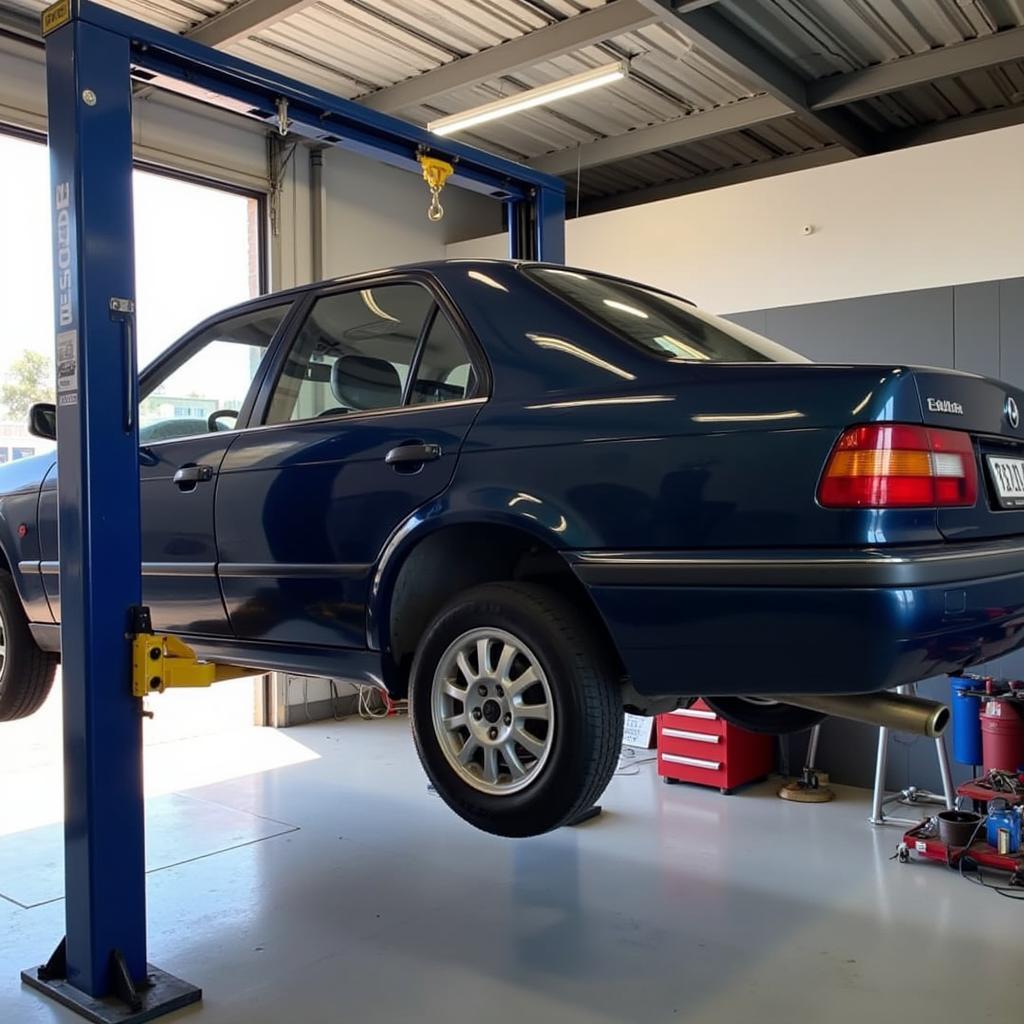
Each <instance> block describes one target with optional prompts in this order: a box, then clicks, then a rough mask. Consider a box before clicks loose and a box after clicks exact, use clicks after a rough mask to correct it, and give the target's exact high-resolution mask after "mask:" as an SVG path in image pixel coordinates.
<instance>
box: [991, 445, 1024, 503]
mask: <svg viewBox="0 0 1024 1024" xmlns="http://www.w3.org/2000/svg"><path fill="white" fill-rule="evenodd" d="M986 458H987V459H988V468H989V473H990V475H991V477H992V483H993V484H995V488H996V498H997V500H998V501H999V504H1000V506H1001V507H1002V508H1024V459H1003V458H1000V457H999V456H997V455H988V456H986Z"/></svg>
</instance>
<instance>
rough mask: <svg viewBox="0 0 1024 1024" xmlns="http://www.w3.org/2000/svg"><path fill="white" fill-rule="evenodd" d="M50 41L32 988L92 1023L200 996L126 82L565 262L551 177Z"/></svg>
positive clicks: (233, 70) (80, 23)
mask: <svg viewBox="0 0 1024 1024" xmlns="http://www.w3.org/2000/svg"><path fill="white" fill-rule="evenodd" d="M42 24H43V34H44V36H45V37H46V66H47V102H48V108H49V146H50V169H51V202H52V205H53V231H54V239H53V252H54V304H55V331H56V355H57V431H58V454H59V460H60V476H59V480H58V507H59V512H58V521H59V531H60V587H61V607H62V619H63V622H62V627H61V631H62V635H61V645H62V666H63V678H64V788H65V796H64V801H65V894H66V903H65V909H66V934H65V938H64V939H63V940H62V941H61V943H60V944H59V946H58V947H57V949H56V951H55V952H54V954H53V956H52V957H51V958H50V960H49V961H48V962H47V964H45V965H43V966H42V967H38V968H33V969H31V970H27V971H25V972H23V973H22V979H23V980H24V981H25V982H26V983H27V984H29V985H31V986H33V987H34V988H37V989H39V990H40V991H43V992H45V993H46V994H48V995H50V996H53V997H54V998H55V999H57V1000H59V1001H60V1002H62V1003H64V1004H65V1005H67V1006H69V1007H71V1008H72V1009H74V1010H76V1011H77V1012H79V1013H81V1014H82V1015H83V1016H85V1017H87V1018H88V1019H90V1020H94V1021H120V1022H123V1024H128V1022H137V1021H144V1020H150V1019H152V1018H154V1017H157V1016H160V1015H161V1014H165V1013H169V1012H171V1011H172V1010H176V1009H178V1008H180V1007H182V1006H184V1005H187V1004H188V1003H191V1002H196V1001H197V1000H199V999H200V998H201V992H200V990H199V989H198V988H196V987H195V986H193V985H190V984H188V983H187V982H184V981H181V980H180V979H177V978H174V977H172V976H171V975H167V974H165V973H164V972H162V971H160V970H158V969H157V968H155V967H153V966H152V965H149V964H148V963H147V956H146V888H145V836H144V805H143V779H142V707H141V701H140V700H138V699H137V698H135V697H133V696H132V678H131V637H132V633H133V629H134V628H135V622H136V619H135V611H136V609H138V608H139V606H140V605H141V600H142V598H141V582H140V579H141V577H140V506H139V457H138V456H139V450H138V424H137V422H136V407H137V397H138V396H137V387H136V350H135V337H134V335H135V330H134V325H135V320H134V312H135V304H134V294H135V267H134V254H133V230H132V198H131V197H132V120H131V116H132V115H131V95H132V82H133V81H142V82H149V83H151V84H154V85H157V86H162V87H167V88H174V87H175V85H176V83H185V84H186V86H188V87H189V89H190V90H194V88H195V87H197V86H198V87H200V88H202V89H204V90H206V91H208V92H210V93H213V94H216V95H217V96H220V97H223V98H224V102H225V105H226V106H230V108H231V109H233V110H238V109H239V104H242V105H243V107H244V109H245V110H246V111H247V114H248V116H250V117H252V118H255V119H257V120H260V121H263V122H265V123H267V124H268V125H272V126H275V127H280V128H282V129H286V130H287V131H288V132H289V133H290V134H292V135H298V136H303V137H306V138H309V139H313V140H316V141H318V142H320V143H322V144H326V145H337V146H341V147H344V148H346V149H351V150H354V151H356V152H359V153H362V154H363V155H366V156H370V157H373V158H375V159H378V160H381V161H384V162H386V163H389V164H392V165H394V166H398V167H403V168H405V169H407V170H411V171H415V172H416V173H417V174H418V173H419V171H420V168H419V164H418V163H417V158H418V157H419V156H421V155H431V156H437V157H440V158H442V159H445V160H447V161H449V162H450V163H452V164H453V166H454V174H453V175H452V178H451V182H452V184H454V185H457V186H461V187H463V188H468V189H472V190H474V191H477V192H482V193H484V194H486V195H490V196H492V197H494V198H495V199H498V200H500V201H502V202H505V203H506V204H507V207H508V227H509V252H510V255H511V256H512V257H513V258H519V259H536V260H545V261H547V262H554V263H560V262H562V261H563V260H564V244H565V243H564V231H565V223H564V216H565V213H564V211H565V198H564V186H563V184H562V182H561V181H559V180H558V179H557V178H553V177H550V176H549V175H545V174H542V173H540V172H537V171H535V170H533V169H532V168H528V167H524V166H522V165H520V164H516V163H514V162H512V161H508V160H504V159H502V158H500V157H496V156H493V155H491V154H489V153H486V152H483V151H481V150H477V149H474V148H473V147H470V146H465V145H462V144H460V143H457V142H454V141H452V140H449V139H444V140H440V139H438V138H437V137H435V136H433V135H431V134H430V133H429V132H427V131H426V130H425V129H423V128H420V127H418V126H416V125H411V124H408V123H407V122H404V121H401V120H399V119H398V118H394V117H390V116H388V115H386V114H380V113H377V112H376V111H373V110H370V109H368V108H365V107H361V106H360V105H359V104H357V103H353V102H351V101H349V100H344V99H341V98H339V97H336V96H332V95H330V94H329V93H325V92H323V91H321V90H318V89H314V88H312V87H310V86H307V85H304V84H303V83H300V82H297V81H294V80H292V79H289V78H286V77H284V76H281V75H278V74H275V73H274V72H271V71H268V70H266V69H264V68H260V67H258V66H257V65H254V64H250V63H248V62H246V61H242V60H238V59H237V58H234V57H231V56H229V55H227V54H223V53H219V52H218V51H216V50H213V49H211V48H209V47H206V46H202V45H200V44H197V43H193V42H191V41H189V40H187V39H184V38H182V37H180V36H176V35H174V34H173V33H169V32H165V31H163V30H161V29H157V28H154V27H153V26H151V25H147V24H145V23H143V22H139V21H136V20H134V19H131V18H128V17H125V16H124V15H121V14H118V13H117V12H115V11H112V10H110V9H109V8H105V7H102V6H99V5H98V4H95V3H91V2H89V0H60V2H58V3H56V4H53V5H52V6H51V7H49V8H47V9H46V10H45V11H44V12H43V15H42Z"/></svg>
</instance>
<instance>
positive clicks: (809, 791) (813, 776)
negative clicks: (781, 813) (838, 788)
mask: <svg viewBox="0 0 1024 1024" xmlns="http://www.w3.org/2000/svg"><path fill="white" fill-rule="evenodd" d="M820 737H821V723H820V722H819V723H818V724H817V725H816V726H814V728H813V729H811V741H810V743H809V744H808V745H807V763H806V764H805V765H804V770H803V771H802V772H801V774H800V778H799V779H797V780H795V781H794V782H788V783H786V785H785V786H783V787H782V789H780V790H779V796H780V797H782V799H783V800H793V801H795V802H796V803H801V804H823V803H827V802H828V801H829V800H834V799H835V793H834V792H832V790H831V789H829V788H828V786H827V785H825V783H827V782H828V776H827V775H822V774H819V772H818V770H817V768H815V767H814V762H815V761H817V759H818V740H819V738H820Z"/></svg>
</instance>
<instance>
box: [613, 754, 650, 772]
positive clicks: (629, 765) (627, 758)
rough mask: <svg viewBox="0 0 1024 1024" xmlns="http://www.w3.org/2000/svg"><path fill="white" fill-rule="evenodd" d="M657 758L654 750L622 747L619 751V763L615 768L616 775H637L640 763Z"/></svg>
mask: <svg viewBox="0 0 1024 1024" xmlns="http://www.w3.org/2000/svg"><path fill="white" fill-rule="evenodd" d="M657 758H658V752H657V751H656V750H637V749H636V748H635V747H623V748H622V749H621V750H620V751H619V763H618V765H617V766H616V768H615V774H616V775H639V774H640V765H642V764H646V763H648V762H649V761H655V760H657Z"/></svg>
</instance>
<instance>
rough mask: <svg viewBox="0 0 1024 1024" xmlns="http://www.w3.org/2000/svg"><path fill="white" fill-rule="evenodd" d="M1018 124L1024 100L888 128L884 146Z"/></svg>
mask: <svg viewBox="0 0 1024 1024" xmlns="http://www.w3.org/2000/svg"><path fill="white" fill-rule="evenodd" d="M1018 124H1024V103H1017V104H1015V105H1014V106H1012V107H998V108H996V109H995V110H983V111H981V112H980V113H977V114H966V115H965V116H963V117H951V118H948V119H947V120H945V121H940V122H939V123H938V124H925V125H918V126H916V127H914V128H903V129H899V130H897V131H894V132H887V133H886V134H885V135H883V136H882V147H883V148H884V149H886V150H890V149H904V148H906V147H907V146H926V145H928V144H929V143H931V142H945V141H946V140H947V139H960V138H963V137H964V136H965V135H976V134H977V133H978V132H989V131H994V130H996V129H998V128H1010V127H1012V126H1014V125H1018Z"/></svg>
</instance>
